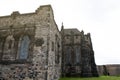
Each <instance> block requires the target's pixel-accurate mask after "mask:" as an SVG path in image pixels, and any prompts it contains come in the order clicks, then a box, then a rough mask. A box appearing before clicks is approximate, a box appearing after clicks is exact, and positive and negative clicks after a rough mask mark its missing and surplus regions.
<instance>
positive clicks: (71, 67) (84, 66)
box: [61, 25, 98, 77]
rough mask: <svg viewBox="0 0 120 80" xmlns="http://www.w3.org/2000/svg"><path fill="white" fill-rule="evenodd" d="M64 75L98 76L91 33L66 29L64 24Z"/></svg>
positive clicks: (62, 32)
mask: <svg viewBox="0 0 120 80" xmlns="http://www.w3.org/2000/svg"><path fill="white" fill-rule="evenodd" d="M61 34H62V48H63V49H62V75H63V76H82V77H92V76H94V77H97V76H98V73H97V68H96V64H95V61H94V51H93V48H92V42H91V36H90V33H88V34H87V35H85V34H84V32H83V31H81V32H80V31H79V30H78V29H64V26H63V25H62V30H61Z"/></svg>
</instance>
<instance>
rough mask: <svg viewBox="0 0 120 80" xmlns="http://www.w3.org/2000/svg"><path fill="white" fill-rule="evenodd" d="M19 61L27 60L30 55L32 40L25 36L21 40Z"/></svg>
mask: <svg viewBox="0 0 120 80" xmlns="http://www.w3.org/2000/svg"><path fill="white" fill-rule="evenodd" d="M19 44H20V47H19V59H27V58H28V53H29V45H30V38H29V37H28V36H27V35H25V36H23V37H21V38H20V43H19Z"/></svg>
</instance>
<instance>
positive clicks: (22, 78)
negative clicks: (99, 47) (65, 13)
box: [0, 5, 98, 80]
mask: <svg viewBox="0 0 120 80" xmlns="http://www.w3.org/2000/svg"><path fill="white" fill-rule="evenodd" d="M62 27H63V26H62ZM61 42H62V43H61ZM61 66H62V67H61ZM61 68H62V69H61ZM61 71H62V74H63V75H66V76H67V75H70V76H83V77H90V76H98V74H97V70H96V64H95V62H94V51H93V49H92V42H91V38H90V34H87V35H84V32H83V31H82V32H79V31H78V30H77V29H64V28H62V31H61V32H60V31H59V30H58V27H57V25H56V23H55V20H54V15H53V10H52V8H51V6H50V5H44V6H40V7H39V8H38V9H37V10H36V11H35V12H34V13H26V14H20V13H19V12H17V11H16V12H13V13H12V14H11V15H8V16H3V17H0V80H2V79H3V80H58V79H59V77H60V75H61Z"/></svg>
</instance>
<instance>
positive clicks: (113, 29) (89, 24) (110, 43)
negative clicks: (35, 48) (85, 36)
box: [0, 0, 120, 65]
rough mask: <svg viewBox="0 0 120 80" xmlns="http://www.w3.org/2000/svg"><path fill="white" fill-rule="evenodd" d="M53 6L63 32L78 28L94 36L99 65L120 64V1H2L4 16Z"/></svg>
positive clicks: (0, 5)
mask: <svg viewBox="0 0 120 80" xmlns="http://www.w3.org/2000/svg"><path fill="white" fill-rule="evenodd" d="M47 4H51V6H52V8H53V11H54V18H55V21H56V23H57V25H58V28H59V29H61V24H62V22H63V24H64V27H65V28H78V29H79V30H80V31H81V30H84V32H85V33H91V38H92V43H93V49H94V52H95V62H96V64H97V65H103V64H120V31H119V30H120V29H119V27H120V0H0V16H5V15H10V14H11V13H12V12H13V11H19V12H20V13H30V12H35V10H36V9H37V8H38V7H39V6H40V5H47Z"/></svg>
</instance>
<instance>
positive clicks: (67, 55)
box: [65, 47, 71, 64]
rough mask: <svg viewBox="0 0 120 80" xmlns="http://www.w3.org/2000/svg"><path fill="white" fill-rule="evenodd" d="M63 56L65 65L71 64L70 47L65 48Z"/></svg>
mask: <svg viewBox="0 0 120 80" xmlns="http://www.w3.org/2000/svg"><path fill="white" fill-rule="evenodd" d="M65 54H66V64H70V63H71V48H70V47H67V48H66V51H65Z"/></svg>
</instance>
